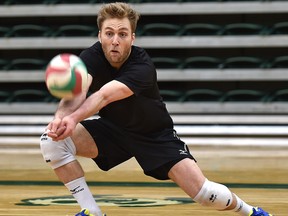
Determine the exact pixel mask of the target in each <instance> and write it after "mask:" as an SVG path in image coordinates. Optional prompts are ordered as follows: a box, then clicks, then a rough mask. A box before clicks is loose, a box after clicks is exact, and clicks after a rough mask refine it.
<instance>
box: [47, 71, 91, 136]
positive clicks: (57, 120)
mask: <svg viewBox="0 0 288 216" xmlns="http://www.w3.org/2000/svg"><path fill="white" fill-rule="evenodd" d="M91 83H92V76H91V75H88V85H87V88H86V89H84V90H83V92H82V93H81V94H79V95H77V96H76V97H74V98H72V99H65V98H63V99H61V101H60V102H59V105H58V108H57V110H56V112H55V114H54V119H53V121H51V122H50V123H49V124H48V126H47V128H46V129H47V130H48V131H50V132H49V133H48V135H49V136H51V137H52V138H54V137H56V134H55V133H60V131H59V130H61V129H60V125H61V121H62V119H63V118H64V117H65V116H68V115H70V114H71V113H73V112H74V111H75V110H77V109H78V108H79V107H80V106H81V104H83V103H84V101H85V99H86V95H87V92H88V89H89V86H90V85H91ZM62 130H63V128H62ZM57 131H58V132H57Z"/></svg>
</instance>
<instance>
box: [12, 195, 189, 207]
mask: <svg viewBox="0 0 288 216" xmlns="http://www.w3.org/2000/svg"><path fill="white" fill-rule="evenodd" d="M94 198H95V200H96V201H97V203H98V205H99V206H118V207H156V206H167V205H179V204H191V203H194V202H193V201H192V200H191V199H190V198H186V197H185V198H181V197H167V198H164V199H157V198H139V197H137V198H136V197H125V196H122V195H97V196H94ZM16 205H25V206H55V205H67V206H71V205H74V206H77V205H78V204H77V202H76V200H75V199H74V198H73V197H72V196H58V197H39V198H33V199H24V200H21V203H17V204H16Z"/></svg>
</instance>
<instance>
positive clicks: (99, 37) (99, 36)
mask: <svg viewBox="0 0 288 216" xmlns="http://www.w3.org/2000/svg"><path fill="white" fill-rule="evenodd" d="M98 40H99V41H100V43H101V34H100V31H99V32H98Z"/></svg>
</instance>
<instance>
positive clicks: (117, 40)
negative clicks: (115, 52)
mask: <svg viewBox="0 0 288 216" xmlns="http://www.w3.org/2000/svg"><path fill="white" fill-rule="evenodd" d="M112 44H113V45H118V44H119V37H118V35H114V37H113V39H112Z"/></svg>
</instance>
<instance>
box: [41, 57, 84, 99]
mask: <svg viewBox="0 0 288 216" xmlns="http://www.w3.org/2000/svg"><path fill="white" fill-rule="evenodd" d="M87 78H88V73H87V68H86V66H85V64H84V62H83V61H82V60H81V59H80V58H79V57H78V56H76V55H73V54H69V53H62V54H59V55H57V56H55V57H54V58H52V59H51V61H50V62H49V64H48V65H47V68H46V72H45V82H46V86H47V88H48V90H49V92H50V93H51V94H52V95H53V96H55V97H57V98H60V99H62V98H66V99H71V98H73V97H75V96H76V95H78V94H80V93H81V92H82V91H83V89H85V88H86V87H87V84H88V82H87Z"/></svg>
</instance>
